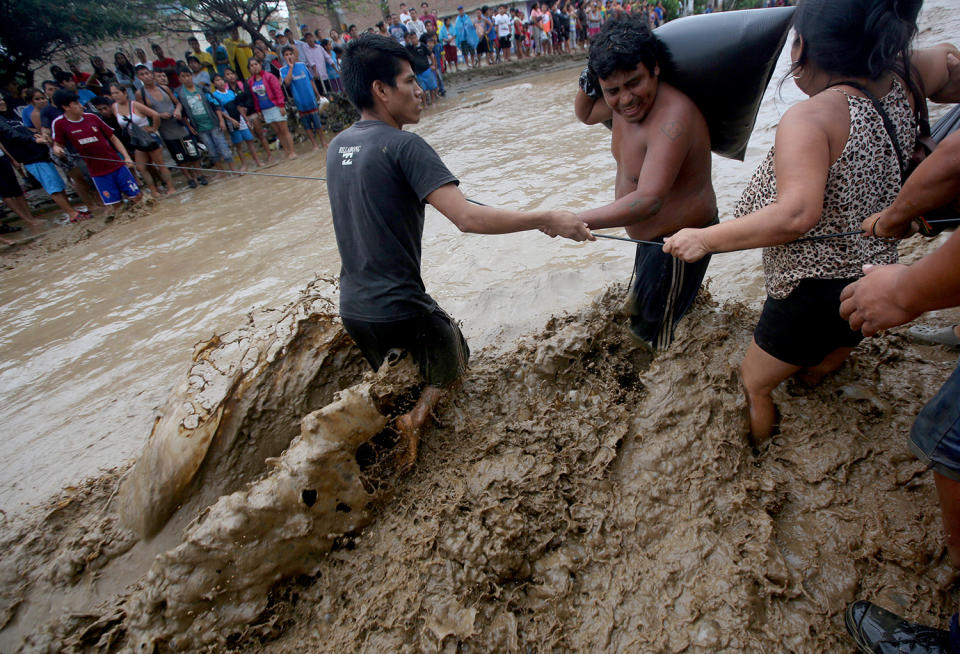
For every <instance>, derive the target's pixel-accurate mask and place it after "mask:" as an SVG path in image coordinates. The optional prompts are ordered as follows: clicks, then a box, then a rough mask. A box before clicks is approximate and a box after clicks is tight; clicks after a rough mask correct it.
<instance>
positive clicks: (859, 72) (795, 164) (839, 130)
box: [663, 0, 960, 446]
mask: <svg viewBox="0 0 960 654" xmlns="http://www.w3.org/2000/svg"><path fill="white" fill-rule="evenodd" d="M921 4H922V1H921V0H893V1H891V0H802V1H801V2H800V3H799V5H798V6H797V9H796V13H794V16H793V26H794V29H795V30H796V34H797V36H796V38H795V39H794V41H793V45H792V48H791V58H792V60H793V67H792V72H793V77H794V80H795V82H796V84H797V86H798V87H799V88H800V90H801V91H803V92H804V93H805V94H806V95H808V96H810V97H809V99H808V100H804V101H803V102H801V103H799V104H797V105H794V106H793V107H791V108H790V109H789V110H788V111H787V112H786V113H785V114H784V116H783V119H782V120H781V121H780V125H779V126H778V127H777V134H776V140H775V143H774V148H773V149H771V150H770V152H769V153H768V154H767V157H766V159H765V160H764V161H763V163H761V164H760V167H759V168H758V169H757V171H756V172H755V173H754V176H753V179H752V180H751V181H750V184H749V185H748V187H747V189H746V190H745V191H744V193H743V196H742V197H741V199H740V202H739V203H738V205H737V208H736V212H735V213H736V215H737V216H739V217H738V218H737V219H736V220H730V221H726V222H723V223H720V224H719V225H715V226H712V227H707V228H704V229H683V230H680V231H679V232H677V233H676V234H675V235H674V236H672V237H670V238H668V239H667V240H666V243H665V245H664V248H663V250H664V252H667V253H669V254H672V255H674V256H675V257H678V258H679V259H682V260H684V261H688V262H689V261H697V260H699V259H700V258H702V257H704V256H706V255H707V254H709V253H711V252H728V251H731V250H742V249H747V248H758V247H762V248H764V251H763V269H764V282H765V285H766V288H767V300H766V302H765V303H764V306H763V311H762V313H761V315H760V320H759V322H758V324H757V327H756V329H755V330H754V334H753V342H752V343H751V344H750V347H749V349H748V350H747V353H746V355H745V356H744V359H743V363H742V364H741V365H740V376H741V381H742V382H743V386H744V389H745V391H746V398H747V406H748V410H749V418H750V432H749V437H750V439H751V441H752V444H753V445H754V446H757V445H759V444H760V443H761V442H763V441H765V440H767V439H768V438H769V437H770V436H771V435H772V434H773V433H774V432H775V430H776V429H777V427H778V424H777V423H778V421H779V417H778V413H777V409H776V407H775V405H774V403H773V398H772V396H771V393H772V392H773V389H775V388H776V387H777V386H779V385H780V383H781V382H783V381H784V380H786V379H787V378H789V377H791V376H794V375H799V376H800V377H801V378H802V380H803V381H805V382H806V383H811V384H815V383H819V381H820V380H821V379H822V378H823V377H824V376H825V375H827V374H829V373H831V372H833V371H835V370H837V369H838V368H839V367H840V366H841V365H843V363H844V361H846V360H847V358H848V357H849V356H850V353H851V352H852V351H853V349H854V348H855V347H856V346H857V344H858V343H860V341H861V339H862V338H863V335H862V334H860V333H859V332H857V331H854V330H852V329H850V326H849V325H848V324H847V322H846V321H845V320H843V319H842V318H841V317H840V315H839V307H840V292H841V291H842V290H843V288H844V287H845V286H846V285H848V284H849V283H851V282H853V281H855V280H856V279H857V278H859V277H861V276H862V275H863V270H862V269H863V266H864V265H878V264H892V263H896V261H897V243H896V241H894V240H889V239H876V238H868V237H865V236H861V235H854V236H849V237H844V238H832V239H825V240H817V241H809V240H808V241H801V242H797V239H799V238H801V237H804V236H816V235H820V234H835V233H838V232H849V231H857V230H859V229H860V224H861V223H862V222H863V219H864V218H865V217H866V216H869V215H871V214H874V213H876V212H878V211H880V210H881V209H883V208H884V207H886V206H888V205H889V204H890V203H891V202H893V200H894V198H896V196H897V192H898V191H899V190H900V185H901V179H902V178H901V175H902V170H901V164H900V161H899V156H898V151H899V152H902V153H906V155H905V156H906V157H909V154H910V153H911V152H913V148H914V142H915V135H916V131H917V118H916V116H915V112H916V109H915V108H916V107H917V104H918V103H922V102H925V98H923V97H914V95H913V93H912V92H911V87H912V86H914V85H913V84H911V83H909V82H908V80H907V79H905V76H904V71H905V67H904V63H905V62H906V63H908V64H909V66H910V68H911V69H912V71H913V72H912V73H911V77H912V78H913V80H914V81H915V82H917V81H918V82H920V83H921V84H919V85H918V86H919V87H920V88H923V89H926V93H927V94H928V95H929V97H939V94H940V92H941V88H942V87H944V85H945V84H946V83H947V81H948V79H949V73H948V71H947V52H948V50H946V49H943V48H941V47H937V48H931V49H929V50H917V51H914V52H913V53H910V51H909V49H910V42H911V40H912V39H913V37H914V35H915V34H916V33H917V14H918V13H919V11H920V5H921ZM850 35H857V36H858V38H856V39H854V38H851V37H850ZM918 77H919V80H918V79H917V78H918ZM958 99H960V98H958ZM877 107H880V108H882V112H881V111H880V110H878V109H877ZM887 122H888V123H889V125H890V126H889V128H887V127H886V126H885V123H887ZM888 129H889V131H888ZM893 134H895V135H896V142H894V141H893V137H892V135H893Z"/></svg>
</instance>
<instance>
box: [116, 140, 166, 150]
mask: <svg viewBox="0 0 960 654" xmlns="http://www.w3.org/2000/svg"><path fill="white" fill-rule="evenodd" d="M124 145H127V144H126V143H124ZM159 148H160V144H159V143H158V142H157V141H156V139H154V141H153V143H151V144H150V145H148V146H142V145H133V144H132V143H131V144H130V145H129V146H128V149H130V150H136V151H137V152H153V151H154V150H158V149H159Z"/></svg>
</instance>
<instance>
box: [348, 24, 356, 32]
mask: <svg viewBox="0 0 960 654" xmlns="http://www.w3.org/2000/svg"><path fill="white" fill-rule="evenodd" d="M354 27H356V25H354V24H353V23H351V24H350V26H349V27H347V31H348V32H349V31H350V30H352V29H353V28H354Z"/></svg>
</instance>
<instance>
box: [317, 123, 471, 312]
mask: <svg viewBox="0 0 960 654" xmlns="http://www.w3.org/2000/svg"><path fill="white" fill-rule="evenodd" d="M451 182H452V183H454V184H459V183H460V182H459V180H457V178H456V177H455V176H454V175H453V173H451V172H450V171H449V170H448V169H447V167H446V166H445V165H444V164H443V162H442V161H441V160H440V157H439V156H438V155H437V153H436V152H434V150H433V148H431V147H430V146H429V145H427V142H426V141H424V140H423V139H422V138H420V137H419V136H417V135H416V134H413V133H411V132H404V131H403V130H400V129H396V128H394V127H390V126H389V125H387V124H386V123H384V122H381V121H379V120H361V121H359V122H357V123H354V125H353V126H352V127H350V128H349V129H347V130H345V131H344V132H341V133H340V134H338V135H337V137H336V138H334V139H333V141H332V142H331V143H330V147H329V148H328V149H327V192H328V195H329V196H330V209H331V211H332V213H333V229H334V231H335V232H336V236H337V248H339V250H340V261H341V268H340V315H342V316H344V317H345V318H352V319H353V320H365V321H368V322H393V321H395V320H404V319H406V318H413V317H415V316H418V315H421V314H423V313H427V312H430V311H433V310H434V308H436V306H437V304H436V302H434V300H433V298H432V297H430V296H429V295H427V292H426V288H425V287H424V285H423V279H422V278H421V277H420V240H421V238H422V236H423V215H424V208H425V206H426V205H425V204H424V199H425V198H426V197H427V196H428V195H430V193H432V192H433V191H435V190H436V189H438V188H439V187H441V186H443V185H444V184H450V183H451Z"/></svg>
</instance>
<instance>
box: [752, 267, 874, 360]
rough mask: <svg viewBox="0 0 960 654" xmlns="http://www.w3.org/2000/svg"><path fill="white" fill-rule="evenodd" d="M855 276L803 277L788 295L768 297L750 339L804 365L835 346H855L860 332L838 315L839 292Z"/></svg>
mask: <svg viewBox="0 0 960 654" xmlns="http://www.w3.org/2000/svg"><path fill="white" fill-rule="evenodd" d="M857 279H858V278H851V279H803V280H800V283H799V284H798V285H797V287H796V288H795V289H793V292H792V293H790V295H788V296H787V297H785V298H783V299H777V298H772V297H768V298H767V301H766V302H764V303H763V312H762V313H761V314H760V320H759V322H757V328H756V329H755V330H754V331H753V340H755V341H756V342H757V345H759V346H760V349H761V350H763V351H764V352H766V353H767V354H769V355H770V356H772V357H775V358H777V359H780V360H781V361H783V362H784V363H789V364H790V365H792V366H800V367H803V368H809V367H810V366H815V365H817V364H819V363H821V362H822V361H823V360H824V359H825V358H826V356H827V355H828V354H830V353H831V352H833V351H834V350H836V349H838V348H841V347H856V346H857V345H858V344H859V343H860V341H862V340H863V334H861V333H860V332H855V331H853V330H852V329H850V324H849V323H848V322H847V321H846V320H844V319H843V318H841V317H840V292H841V291H842V290H843V289H844V287H846V286H847V285H848V284H851V283H852V282H855V281H856V280H857Z"/></svg>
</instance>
